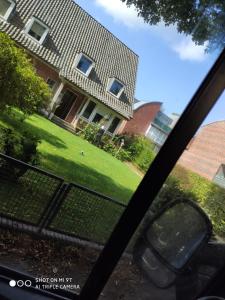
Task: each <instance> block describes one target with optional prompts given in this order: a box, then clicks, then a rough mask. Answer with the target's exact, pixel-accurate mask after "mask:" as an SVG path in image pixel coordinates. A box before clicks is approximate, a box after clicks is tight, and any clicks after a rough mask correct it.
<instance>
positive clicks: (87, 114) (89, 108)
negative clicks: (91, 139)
mask: <svg viewBox="0 0 225 300" xmlns="http://www.w3.org/2000/svg"><path fill="white" fill-rule="evenodd" d="M95 106H96V103H94V102H92V101H90V102H89V103H88V106H87V107H86V109H85V111H84V112H83V117H84V118H86V119H89V118H90V115H91V114H92V112H93V110H94V108H95Z"/></svg>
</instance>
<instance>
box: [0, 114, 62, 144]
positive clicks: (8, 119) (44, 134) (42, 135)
mask: <svg viewBox="0 0 225 300" xmlns="http://www.w3.org/2000/svg"><path fill="white" fill-rule="evenodd" d="M0 119H1V120H2V121H3V123H5V124H6V125H7V126H9V127H11V128H14V129H15V130H16V131H17V132H20V133H23V132H30V133H32V134H33V135H35V136H37V137H38V138H39V139H40V140H44V141H46V142H48V143H49V144H51V145H53V146H55V147H57V148H63V149H66V148H67V147H66V145H65V143H64V142H63V141H62V140H61V139H60V138H58V137H57V136H56V135H54V134H51V133H49V132H48V131H46V130H44V129H42V128H39V127H36V126H34V125H32V124H30V123H28V122H25V120H26V119H25V120H24V119H23V114H22V113H20V112H17V111H13V112H12V114H10V115H6V114H3V115H1V118H0Z"/></svg>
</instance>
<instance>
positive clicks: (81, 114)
mask: <svg viewBox="0 0 225 300" xmlns="http://www.w3.org/2000/svg"><path fill="white" fill-rule="evenodd" d="M90 102H94V103H95V104H96V106H95V108H94V109H93V111H92V113H91V114H90V116H89V118H88V119H87V118H85V117H84V116H83V113H84V112H85V110H86V108H87V106H88V104H89V103H90ZM97 105H98V103H97V102H96V101H94V100H93V99H88V100H87V103H86V104H85V105H84V107H83V109H82V110H81V112H80V114H79V118H81V119H83V120H85V121H86V122H88V123H91V120H92V119H93V117H94V114H95V113H96V111H97Z"/></svg>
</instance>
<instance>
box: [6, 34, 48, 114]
mask: <svg viewBox="0 0 225 300" xmlns="http://www.w3.org/2000/svg"><path fill="white" fill-rule="evenodd" d="M0 66H1V67H0V111H3V110H4V109H6V108H7V107H17V108H19V109H21V110H22V111H23V112H25V113H26V114H31V113H33V112H36V111H38V110H39V109H40V108H44V107H47V105H48V102H49V100H50V96H51V92H50V89H49V87H48V85H47V84H46V83H45V81H44V80H43V79H42V78H41V77H39V76H38V75H37V74H36V72H35V69H34V67H33V65H32V63H31V62H30V60H29V59H28V57H27V55H26V53H25V51H24V50H22V49H20V48H18V47H17V46H16V44H15V43H14V42H13V41H12V40H11V39H10V38H9V37H8V36H7V35H6V34H5V33H0Z"/></svg>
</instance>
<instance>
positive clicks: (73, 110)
mask: <svg viewBox="0 0 225 300" xmlns="http://www.w3.org/2000/svg"><path fill="white" fill-rule="evenodd" d="M71 91H72V90H71ZM74 94H75V95H76V100H75V101H74V104H73V106H72V108H71V110H70V112H69V114H68V115H67V117H66V119H65V121H66V122H68V123H71V122H72V121H73V119H74V118H75V116H76V113H77V112H78V110H79V108H80V106H81V104H82V103H83V101H84V98H85V96H84V95H82V94H80V93H78V92H75V91H74Z"/></svg>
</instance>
